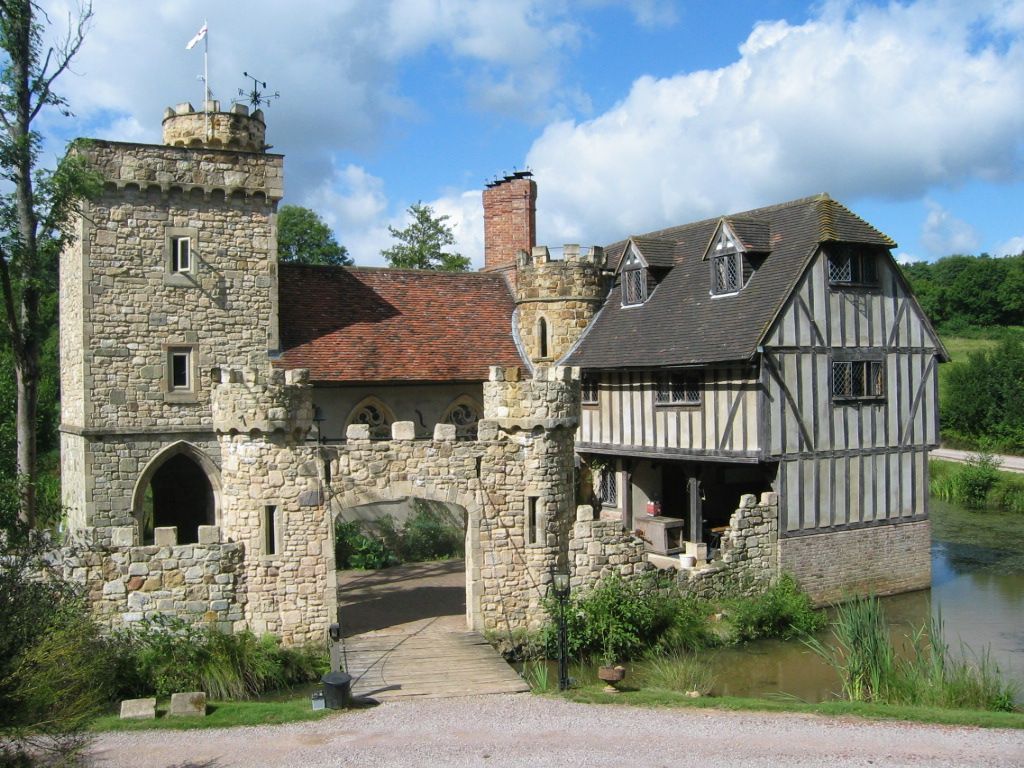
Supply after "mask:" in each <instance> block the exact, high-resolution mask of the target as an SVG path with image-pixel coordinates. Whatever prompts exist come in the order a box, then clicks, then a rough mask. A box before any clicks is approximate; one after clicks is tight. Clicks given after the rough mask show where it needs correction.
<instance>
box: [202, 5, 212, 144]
mask: <svg viewBox="0 0 1024 768" xmlns="http://www.w3.org/2000/svg"><path fill="white" fill-rule="evenodd" d="M203 28H204V29H205V30H206V34H205V35H203V84H204V85H205V86H206V98H205V99H203V111H204V112H206V140H207V141H209V140H210V139H212V138H213V135H212V134H213V130H212V128H211V126H210V27H209V23H208V22H207V20H206V19H203Z"/></svg>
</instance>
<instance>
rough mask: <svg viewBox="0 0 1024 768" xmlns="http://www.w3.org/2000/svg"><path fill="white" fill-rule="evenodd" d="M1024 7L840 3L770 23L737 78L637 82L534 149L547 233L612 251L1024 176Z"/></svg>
mask: <svg viewBox="0 0 1024 768" xmlns="http://www.w3.org/2000/svg"><path fill="white" fill-rule="evenodd" d="M1018 7H1019V4H1015V5H1013V6H1006V7H1005V8H1004V9H1002V10H1003V11H1005V13H1004V14H1003V15H999V12H1000V9H998V8H997V9H995V10H978V7H977V6H976V5H975V4H971V7H969V8H967V9H965V8H963V7H961V6H960V5H958V4H955V3H951V2H926V1H922V2H918V3H914V4H911V5H900V4H891V5H887V6H885V7H872V6H867V5H864V6H862V5H851V4H848V3H832V4H829V5H826V6H825V7H824V10H823V11H822V13H821V15H820V16H819V17H817V18H815V19H812V20H811V21H809V22H807V23H805V24H802V25H793V24H789V23H787V22H782V21H777V22H770V23H762V24H759V25H757V26H756V27H755V28H754V29H753V31H752V32H751V34H750V35H749V37H748V38H747V40H746V41H745V42H744V43H743V44H742V45H741V46H740V52H739V56H738V58H737V60H736V61H735V62H733V63H732V64H730V65H728V66H725V67H722V68H720V69H715V70H706V71H698V72H691V73H684V74H679V75H676V76H674V77H666V78H653V77H649V76H645V77H640V78H638V79H637V80H635V81H634V83H633V86H632V88H631V89H630V92H629V93H628V94H627V95H626V97H625V98H624V99H623V100H622V101H621V102H619V103H618V104H617V105H615V106H614V107H613V108H611V109H610V110H608V111H607V112H605V113H604V114H602V115H599V116H597V117H595V118H594V119H592V120H588V121H585V122H573V121H562V122H557V123H553V124H551V125H549V126H548V127H547V128H546V130H545V131H544V133H543V134H542V135H541V136H540V137H539V138H538V139H537V141H536V142H535V143H534V144H533V146H532V148H531V149H530V151H529V153H528V157H527V163H528V165H529V166H530V167H531V168H532V169H533V170H534V172H535V173H536V175H537V178H538V183H539V185H540V194H541V202H539V209H538V216H539V221H538V225H539V227H540V230H541V236H542V238H547V239H551V240H552V241H558V240H562V239H564V240H569V241H575V240H577V239H582V240H583V241H585V242H598V243H600V242H606V241H608V240H609V239H612V238H617V237H621V236H623V235H625V234H628V233H635V232H642V231H647V230H652V229H655V228H658V227H661V226H666V225H671V224H676V223H679V222H682V221H687V220H691V219H694V218H697V217H701V216H704V215H715V214H719V213H722V212H728V211H737V210H743V209H744V208H748V207H753V206H757V205H763V204H768V203H773V202H778V201H781V200H785V199H790V198H794V197H799V196H803V195H808V194H814V193H817V192H821V191H827V192H830V193H832V194H833V195H835V196H837V197H839V198H840V199H843V198H846V199H849V198H855V197H858V196H862V195H872V196H875V197H882V198H885V197H889V198H907V197H911V196H917V195H922V194H924V193H925V191H926V190H927V189H928V188H929V187H931V186H933V185H945V184H953V183H957V182H959V181H962V180H964V179H968V178H981V179H985V180H990V181H1000V180H1008V179H1015V178H1020V177H1021V176H1022V175H1024V173H1022V171H1024V168H1022V165H1024V163H1022V160H1024V152H1022V148H1024V146H1022V142H1021V136H1024V111H1022V110H1021V109H1020V108H1019V99H1014V98H1007V95H1008V94H1021V93H1024V42H1022V40H1021V38H1020V36H1019V35H1017V36H1010V37H1007V36H1006V29H1007V26H1006V25H1007V19H1010V18H1011V12H1016V11H1017V9H1018ZM983 33H985V34H987V33H992V34H994V35H996V37H998V38H999V44H998V45H996V44H992V45H979V42H978V41H979V39H981V40H985V39H987V38H986V37H985V36H984V34H983ZM1000 35H1001V37H1000ZM992 39H993V40H994V39H995V37H993V38H992ZM951 234H952V233H951ZM957 234H958V236H960V237H963V234H964V233H963V232H962V231H960V230H958V231H957Z"/></svg>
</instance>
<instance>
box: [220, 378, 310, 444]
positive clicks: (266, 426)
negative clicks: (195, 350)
mask: <svg viewBox="0 0 1024 768" xmlns="http://www.w3.org/2000/svg"><path fill="white" fill-rule="evenodd" d="M212 410H213V424H214V428H215V429H216V430H217V431H218V432H222V433H228V434H231V433H246V432H252V431H253V430H255V431H257V432H267V433H272V432H285V433H290V434H295V435H305V433H306V432H308V431H309V429H310V427H312V425H313V396H312V388H311V387H310V386H309V371H308V370H306V369H305V368H301V369H296V370H289V371H283V370H271V371H269V372H267V373H266V374H264V375H261V373H260V372H259V371H258V370H257V369H256V368H245V369H242V370H239V369H231V368H222V369H221V370H220V383H219V384H216V385H215V386H214V388H213V397H212Z"/></svg>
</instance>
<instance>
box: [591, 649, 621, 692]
mask: <svg viewBox="0 0 1024 768" xmlns="http://www.w3.org/2000/svg"><path fill="white" fill-rule="evenodd" d="M615 658H616V653H615V643H614V642H613V640H612V637H611V635H606V636H605V640H604V648H603V649H602V651H601V666H599V667H598V668H597V678H598V680H601V681H602V682H604V683H605V687H604V691H605V693H618V692H619V689H618V688H616V687H615V686H616V685H618V684H619V683H621V682H622V681H623V679H624V678H625V677H626V668H625V667H624V666H622V665H621V664H616V663H615Z"/></svg>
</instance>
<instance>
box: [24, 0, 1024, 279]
mask: <svg viewBox="0 0 1024 768" xmlns="http://www.w3.org/2000/svg"><path fill="white" fill-rule="evenodd" d="M43 4H44V6H45V7H47V8H48V9H49V10H50V13H51V18H52V19H53V21H54V24H55V26H58V25H59V23H60V20H62V19H63V18H65V16H66V9H67V8H68V7H69V3H68V2H66V1H65V0H47V1H46V2H44V3H43ZM296 8H301V10H300V11H299V10H296ZM204 19H207V20H208V21H209V28H210V80H211V85H212V87H213V90H214V95H215V96H217V97H219V98H220V99H221V100H222V102H224V103H225V104H226V103H227V102H228V101H230V100H231V98H232V97H234V96H235V95H236V94H237V89H238V88H239V87H242V86H244V85H245V81H244V79H243V78H242V72H243V70H246V71H249V72H253V73H255V74H256V75H258V76H259V77H260V78H263V79H265V80H267V81H268V82H269V86H270V90H272V91H273V90H276V91H279V92H280V93H281V98H280V99H278V100H276V101H275V102H274V103H273V104H272V105H271V106H270V108H269V109H268V110H267V123H268V137H269V140H270V142H271V143H272V144H273V145H274V151H279V152H282V153H284V154H285V155H286V195H287V198H286V202H292V203H298V204H302V205H308V206H310V207H312V208H315V209H316V210H318V211H319V212H320V213H321V214H322V215H323V216H324V218H325V219H326V220H327V221H328V222H329V223H330V224H331V225H332V227H333V228H334V229H335V231H336V234H337V236H338V239H339V241H341V242H343V243H344V244H346V245H347V246H348V247H349V250H350V252H351V253H352V255H353V256H354V257H355V259H356V261H357V263H360V264H368V265H373V264H379V263H380V257H379V251H380V249H381V248H383V247H386V246H387V245H388V244H389V241H390V238H389V237H388V233H387V227H388V225H389V224H390V225H399V226H400V225H402V223H403V215H404V211H405V208H406V207H407V206H408V205H409V204H410V203H413V202H416V201H417V200H422V201H424V202H427V203H430V204H432V205H434V207H435V208H436V209H437V210H438V211H440V212H443V213H446V214H448V215H449V216H451V221H452V223H454V224H455V226H456V235H457V237H458V245H459V247H460V249H461V250H462V252H463V253H465V254H466V255H469V256H471V257H472V258H473V260H474V262H475V263H477V264H479V263H480V262H481V260H482V242H483V219H482V211H481V209H480V190H481V188H482V185H483V183H484V182H485V181H486V180H488V179H490V178H493V177H494V176H495V175H499V174H501V173H503V172H506V171H510V170H512V169H513V168H523V167H530V168H531V169H532V170H533V171H534V172H535V174H536V179H537V182H538V185H539V189H540V192H539V198H538V230H539V240H540V241H541V242H545V243H548V244H551V245H558V244H562V243H564V242H579V243H582V244H604V243H607V242H610V241H613V240H616V239H619V238H621V237H624V236H626V235H629V234H633V233H639V232H645V231H650V230H653V229H657V228H660V227H665V226H671V225H674V224H679V223H683V222H686V221H691V220H694V219H698V218H703V217H706V216H715V215H720V214H725V213H730V212H736V211H740V210H745V209H748V208H751V207H757V206H761V205H769V204H772V203H777V202H783V201H785V200H789V199H793V198H797V197H803V196H805V195H809V194H815V193H818V192H829V193H830V194H832V195H833V196H834V197H836V198H838V199H840V200H842V201H843V202H844V203H846V204H847V205H848V206H849V207H851V208H852V209H853V210H854V211H856V212H857V213H859V214H861V215H862V216H864V217H865V218H866V219H868V220H869V221H870V222H871V223H873V224H874V225H875V226H877V227H878V228H880V229H882V230H883V231H885V232H886V233H887V234H889V235H890V236H892V237H893V238H894V239H896V240H897V241H898V242H899V244H900V246H899V248H898V249H897V251H896V253H897V255H898V257H900V258H901V259H904V260H910V259H934V258H937V257H940V256H942V255H945V254H948V253H952V252H969V253H977V252H981V251H987V252H989V253H993V254H1005V253H1010V252H1012V253H1016V252H1019V251H1022V250H1024V215H1022V214H1021V211H1022V210H1024V108H1022V106H1021V105H1022V103H1024V0H990V1H989V2H969V1H967V2H953V1H952V0H935V1H930V2H926V1H925V0H919V1H918V2H906V3H872V2H825V3H813V4H807V3H799V2H783V1H782V0H762V2H687V3H682V2H672V1H671V0H632V1H629V0H495V1H494V2H490V1H488V0H306V2H302V3H301V4H299V3H295V4H286V3H281V2H267V1H265V0H249V1H248V2H230V1H228V0H222V1H221V2H201V1H200V0H174V1H173V2H172V1H171V0H159V1H156V0H154V1H152V2H137V0H95V18H94V20H93V23H92V28H91V30H90V32H89V36H88V38H87V41H86V44H85V46H84V47H83V49H82V51H81V54H80V56H79V58H78V60H77V61H76V64H75V67H74V69H75V72H74V74H69V75H68V76H66V77H65V78H63V80H62V81H61V82H60V90H61V92H62V93H63V94H64V95H66V96H67V97H68V99H69V101H70V103H71V107H72V109H73V110H74V112H75V118H74V119H73V120H67V119H64V118H59V117H56V116H54V117H53V118H49V119H47V121H46V123H45V126H44V127H45V128H46V129H47V130H48V137H49V138H50V139H51V143H50V144H49V146H50V147H52V148H53V151H54V152H57V151H60V148H61V147H62V146H63V142H64V141H65V140H66V139H67V138H69V137H71V136H75V135H84V136H92V137H98V138H108V139H118V140H126V141H146V142H155V141H159V135H160V134H159V131H160V119H161V117H162V112H163V109H164V108H165V107H166V106H169V105H171V104H174V103H177V102H179V101H183V100H190V101H192V102H193V103H196V104H198V102H199V100H200V99H201V94H202V90H201V89H202V85H201V83H199V82H198V81H197V79H196V76H197V75H198V74H199V73H200V72H201V71H202V53H201V49H200V48H199V47H197V48H196V49H193V50H192V51H186V50H185V43H186V42H187V41H188V40H189V38H190V37H191V36H192V35H193V34H194V33H195V32H196V30H197V29H198V28H199V26H200V25H201V24H202V23H203V20H204Z"/></svg>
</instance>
